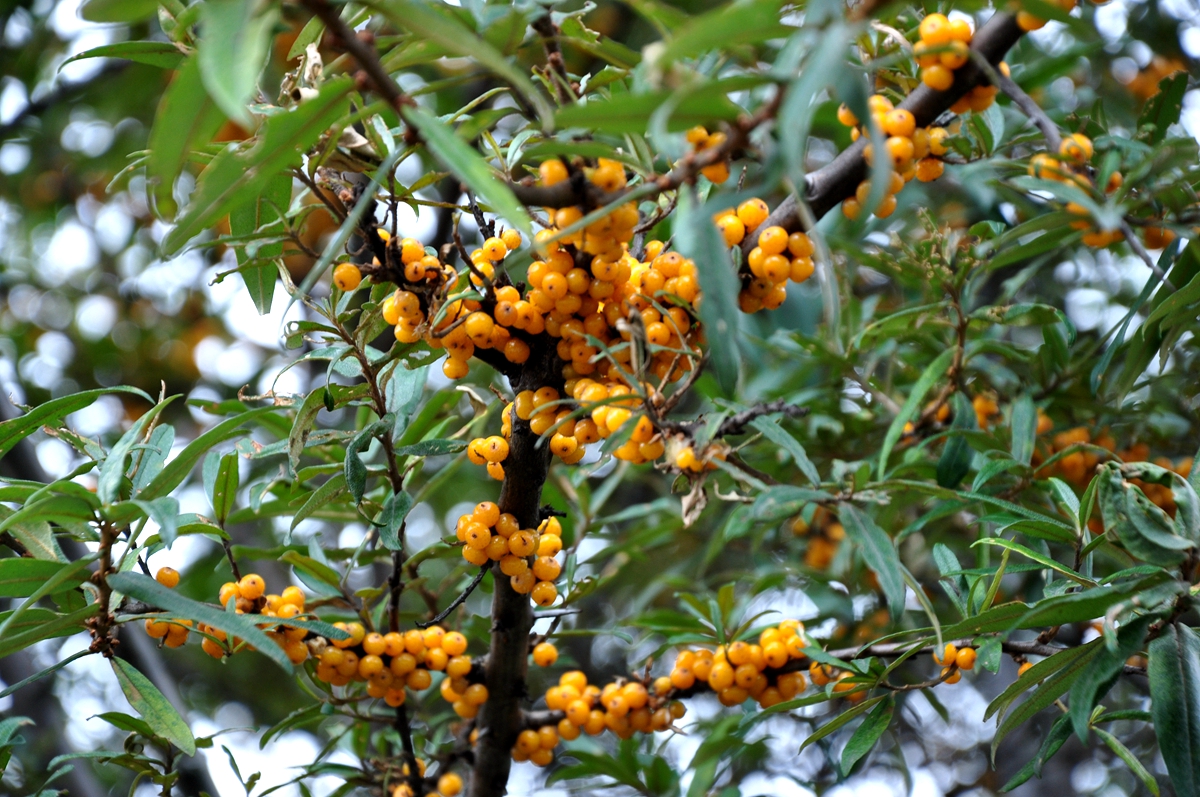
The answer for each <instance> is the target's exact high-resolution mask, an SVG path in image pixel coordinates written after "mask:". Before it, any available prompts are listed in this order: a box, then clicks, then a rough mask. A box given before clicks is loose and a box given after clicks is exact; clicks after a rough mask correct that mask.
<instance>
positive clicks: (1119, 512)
mask: <svg viewBox="0 0 1200 797" xmlns="http://www.w3.org/2000/svg"><path fill="white" fill-rule="evenodd" d="M1096 478H1097V479H1100V480H1101V481H1100V486H1099V488H1098V490H1097V493H1098V495H1099V499H1100V513H1101V517H1102V518H1103V520H1104V529H1105V531H1106V532H1107V533H1110V534H1112V535H1115V536H1116V537H1117V539H1119V540H1120V541H1121V544H1122V545H1123V546H1124V547H1125V549H1126V550H1127V551H1129V553H1131V554H1133V555H1134V556H1135V557H1137V558H1138V559H1140V560H1142V561H1143V562H1149V563H1150V564H1155V565H1159V566H1162V567H1171V566H1173V565H1176V564H1179V563H1180V562H1182V561H1183V560H1184V559H1185V558H1186V557H1187V553H1186V551H1187V549H1189V548H1193V547H1194V546H1195V543H1194V542H1192V541H1191V540H1189V539H1186V538H1184V537H1180V536H1179V535H1178V534H1176V529H1175V526H1174V523H1173V521H1172V520H1171V518H1170V516H1169V515H1167V513H1166V512H1164V511H1163V510H1162V509H1160V508H1159V507H1157V506H1155V505H1154V504H1152V503H1150V501H1149V500H1148V499H1147V498H1146V495H1145V493H1143V492H1142V491H1141V490H1140V489H1139V488H1138V487H1136V486H1134V485H1133V484H1130V483H1128V482H1126V481H1125V475H1124V474H1123V472H1122V470H1121V466H1120V465H1118V464H1117V463H1115V462H1106V463H1104V465H1102V466H1101V468H1100V472H1099V474H1098V475H1097V476H1096Z"/></svg>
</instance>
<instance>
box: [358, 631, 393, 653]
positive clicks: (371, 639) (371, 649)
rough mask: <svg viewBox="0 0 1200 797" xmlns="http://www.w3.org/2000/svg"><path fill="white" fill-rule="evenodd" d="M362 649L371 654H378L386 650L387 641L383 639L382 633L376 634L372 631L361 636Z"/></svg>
mask: <svg viewBox="0 0 1200 797" xmlns="http://www.w3.org/2000/svg"><path fill="white" fill-rule="evenodd" d="M362 646H363V651H365V652H366V653H369V654H371V655H373V656H378V655H380V654H381V653H383V652H384V651H386V650H387V642H385V641H384V639H383V634H377V633H375V632H374V631H372V632H371V633H369V634H367V635H366V636H365V637H363V641H362Z"/></svg>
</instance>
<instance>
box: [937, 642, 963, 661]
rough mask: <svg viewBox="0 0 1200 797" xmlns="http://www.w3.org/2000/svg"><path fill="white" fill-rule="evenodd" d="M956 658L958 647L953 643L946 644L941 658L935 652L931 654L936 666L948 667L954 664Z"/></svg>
mask: <svg viewBox="0 0 1200 797" xmlns="http://www.w3.org/2000/svg"><path fill="white" fill-rule="evenodd" d="M957 656H958V647H957V646H955V644H954V643H953V642H947V643H946V649H945V650H944V651H942V655H941V658H939V657H938V654H937V651H936V650H935V651H934V652H933V661H934V662H935V663H936V664H942V665H950V664H953V663H954V660H955V658H956V657H957Z"/></svg>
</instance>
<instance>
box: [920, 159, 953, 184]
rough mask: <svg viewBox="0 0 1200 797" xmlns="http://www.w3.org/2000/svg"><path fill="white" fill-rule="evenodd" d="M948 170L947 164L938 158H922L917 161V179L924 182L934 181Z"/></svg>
mask: <svg viewBox="0 0 1200 797" xmlns="http://www.w3.org/2000/svg"><path fill="white" fill-rule="evenodd" d="M945 171H946V165H945V164H944V163H943V162H942V161H940V160H938V159H937V158H922V159H921V160H919V161H917V179H918V180H920V181H921V182H923V183H928V182H932V181H934V180H936V179H938V178H939V177H941V176H942V174H943V173H944V172H945Z"/></svg>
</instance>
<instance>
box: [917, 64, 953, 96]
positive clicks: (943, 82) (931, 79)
mask: <svg viewBox="0 0 1200 797" xmlns="http://www.w3.org/2000/svg"><path fill="white" fill-rule="evenodd" d="M921 82H922V83H924V84H925V85H926V86H929V88H931V89H934V90H936V91H946V90H947V89H949V88H950V87H951V86H953V85H954V72H952V71H951V70H949V69H947V68H946V67H944V66H942V65H941V64H936V65H934V66H929V67H926V68H924V69H922V70H921Z"/></svg>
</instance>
